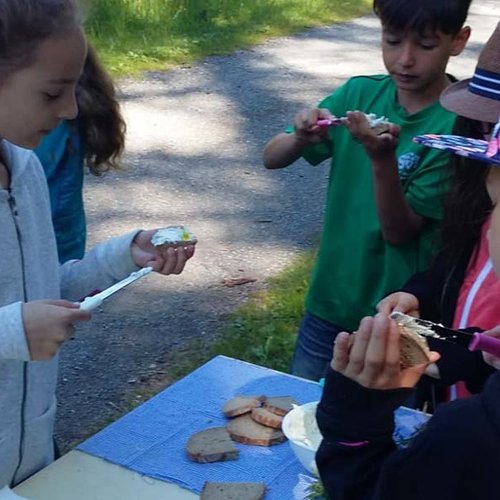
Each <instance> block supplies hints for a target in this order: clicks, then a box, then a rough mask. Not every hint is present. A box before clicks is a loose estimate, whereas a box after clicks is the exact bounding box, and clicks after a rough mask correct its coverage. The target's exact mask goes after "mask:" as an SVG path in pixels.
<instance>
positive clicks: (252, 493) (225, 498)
mask: <svg viewBox="0 0 500 500" xmlns="http://www.w3.org/2000/svg"><path fill="white" fill-rule="evenodd" d="M265 491H266V485H265V484H264V483H215V482H212V481H207V482H206V483H205V484H204V485H203V489H202V490H201V496H200V500H261V499H262V498H264V495H265Z"/></svg>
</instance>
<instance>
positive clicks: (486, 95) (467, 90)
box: [440, 23, 500, 123]
mask: <svg viewBox="0 0 500 500" xmlns="http://www.w3.org/2000/svg"><path fill="white" fill-rule="evenodd" d="M440 102H441V105H442V106H443V107H444V108H446V109H448V110H450V111H452V112H453V113H456V114H457V115H460V116H465V117H466V118H471V119H473V120H479V121H484V122H490V123H497V121H498V119H499V117H500V23H498V24H497V27H496V28H495V31H494V32H493V34H492V35H491V36H490V38H489V39H488V41H487V42H486V44H485V46H484V47H483V49H482V50H481V54H480V55H479V59H478V61H477V66H476V70H475V71H474V75H473V77H472V78H469V79H467V80H462V81H460V82H457V83H454V84H452V85H450V86H449V87H448V88H446V90H445V91H444V92H443V93H442V94H441V97H440Z"/></svg>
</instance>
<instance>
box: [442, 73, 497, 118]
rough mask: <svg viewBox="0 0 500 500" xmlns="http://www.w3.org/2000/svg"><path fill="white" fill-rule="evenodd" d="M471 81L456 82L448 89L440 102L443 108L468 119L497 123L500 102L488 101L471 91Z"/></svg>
mask: <svg viewBox="0 0 500 500" xmlns="http://www.w3.org/2000/svg"><path fill="white" fill-rule="evenodd" d="M470 81H471V79H470V78H469V79H468V80H462V81H460V82H456V83H453V84H451V85H450V86H449V87H447V88H446V89H445V90H444V92H443V93H442V94H441V97H440V98H439V101H440V103H441V105H442V106H443V108H445V109H448V110H449V111H451V112H453V113H455V114H457V115H460V116H465V117H466V118H471V119H472V120H478V121H481V122H489V123H496V122H497V121H498V118H499V117H500V100H499V101H497V100H495V99H488V98H487V97H483V96H480V95H477V94H473V93H472V92H470V90H469V82H470Z"/></svg>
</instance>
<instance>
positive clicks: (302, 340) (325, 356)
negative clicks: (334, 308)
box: [290, 312, 345, 381]
mask: <svg viewBox="0 0 500 500" xmlns="http://www.w3.org/2000/svg"><path fill="white" fill-rule="evenodd" d="M343 331H345V328H342V327H339V326H337V325H334V324H332V323H330V322H329V321H326V320H324V319H321V318H318V317H317V316H314V315H313V314H311V313H308V312H306V313H305V315H304V319H303V320H302V323H301V325H300V329H299V333H298V336H297V342H296V343H295V351H294V353H293V359H292V365H291V369H290V372H291V373H292V375H296V376H298V377H303V378H307V379H310V380H315V381H318V380H319V379H320V378H322V377H324V376H325V374H326V373H327V371H328V366H329V365H330V361H331V360H332V357H333V344H334V342H335V338H336V337H337V335H338V334H339V333H340V332H343Z"/></svg>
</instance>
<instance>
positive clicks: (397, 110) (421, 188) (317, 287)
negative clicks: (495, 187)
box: [303, 75, 455, 331]
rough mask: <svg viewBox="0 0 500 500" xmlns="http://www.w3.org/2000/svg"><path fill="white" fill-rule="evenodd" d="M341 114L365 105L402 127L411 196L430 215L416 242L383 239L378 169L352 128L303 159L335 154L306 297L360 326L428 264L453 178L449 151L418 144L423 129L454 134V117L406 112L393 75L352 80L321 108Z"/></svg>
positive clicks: (321, 311)
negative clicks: (377, 197) (396, 242)
mask: <svg viewBox="0 0 500 500" xmlns="http://www.w3.org/2000/svg"><path fill="white" fill-rule="evenodd" d="M318 107H320V108H328V109H329V110H330V112H331V113H332V114H334V115H335V116H344V115H345V113H346V111H349V110H352V111H354V110H359V111H363V112H365V113H375V114H376V115H377V116H385V117H386V118H387V119H388V120H389V121H390V122H392V123H395V124H397V125H400V126H401V135H400V140H399V145H398V147H397V150H396V154H397V157H398V165H399V174H400V178H401V183H402V185H403V189H404V193H405V196H406V200H407V201H408V203H409V204H410V205H411V206H412V208H413V210H414V211H415V213H417V214H419V215H421V216H423V217H425V218H426V220H425V223H424V227H423V230H422V231H421V233H420V234H419V235H418V237H417V238H415V239H414V240H413V241H411V242H409V243H407V244H404V245H401V246H393V245H390V244H388V243H386V242H385V241H384V239H383V237H382V232H381V228H380V222H379V219H378V215H377V209H376V205H375V196H374V187H373V179H372V168H371V164H370V161H369V159H368V156H367V154H366V152H365V150H364V148H363V146H362V145H361V144H360V143H358V142H356V141H355V140H354V139H353V137H352V135H351V134H350V132H349V131H348V130H347V128H346V127H343V126H339V127H331V128H330V131H329V133H330V137H331V140H332V144H331V145H330V144H327V143H322V144H318V145H314V146H310V147H308V148H307V150H305V151H304V154H303V157H304V158H305V159H306V160H307V161H308V162H309V163H311V164H313V165H316V164H318V163H320V162H322V161H323V160H325V159H327V158H330V157H331V171H330V178H329V185H328V195H327V202H326V209H325V217H324V227H323V234H322V238H321V243H320V248H319V252H318V257H317V260H316V263H315V266H314V269H313V274H312V278H311V284H310V287H309V291H308V294H307V297H306V309H307V310H308V311H309V312H311V313H312V314H314V315H316V316H318V317H320V318H323V319H325V320H327V321H330V322H331V323H333V324H335V325H337V326H340V327H342V328H345V329H347V330H351V331H352V330H354V329H355V328H357V326H358V324H359V321H360V319H361V318H362V317H364V316H366V315H373V314H374V312H375V306H376V304H377V303H378V302H379V300H380V299H382V298H383V297H384V296H386V295H387V294H388V293H391V292H393V291H395V290H398V289H399V288H400V287H401V286H402V285H403V284H404V283H405V282H406V280H407V279H408V278H409V277H410V276H412V275H413V274H414V273H416V272H418V271H422V270H424V269H426V268H427V267H428V264H429V260H430V257H431V256H432V255H433V253H434V250H435V243H436V229H437V228H438V226H439V222H440V219H441V218H442V203H443V198H444V194H445V193H446V191H447V188H448V184H449V173H448V171H447V169H446V163H447V161H448V155H447V154H446V153H443V152H441V151H439V150H435V149H430V148H426V147H424V146H421V145H419V144H416V143H414V142H412V138H413V137H414V136H416V135H419V134H424V133H434V134H449V133H450V132H451V130H452V127H453V123H454V120H455V115H454V114H452V113H450V112H448V111H446V110H445V109H444V108H442V107H441V106H440V104H439V103H438V102H436V103H434V104H432V105H430V106H428V107H427V108H425V109H423V110H421V111H420V112H418V113H416V114H413V115H410V116H409V115H407V113H406V111H405V110H404V109H403V108H402V107H401V106H400V105H399V104H398V103H397V100H396V87H395V85H394V83H393V82H392V80H391V78H390V77H389V76H386V75H376V76H359V77H355V78H352V79H350V80H349V81H348V82H347V83H346V84H344V85H343V86H342V87H340V88H338V89H337V90H336V91H335V92H334V93H333V94H332V95H331V96H329V97H327V98H326V99H324V100H323V101H322V102H321V103H320V104H319V106H318Z"/></svg>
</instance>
